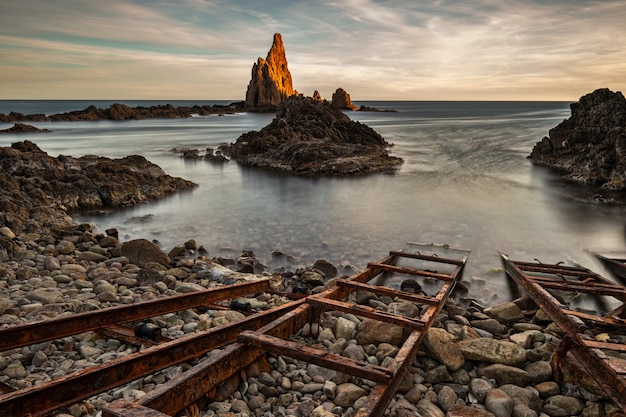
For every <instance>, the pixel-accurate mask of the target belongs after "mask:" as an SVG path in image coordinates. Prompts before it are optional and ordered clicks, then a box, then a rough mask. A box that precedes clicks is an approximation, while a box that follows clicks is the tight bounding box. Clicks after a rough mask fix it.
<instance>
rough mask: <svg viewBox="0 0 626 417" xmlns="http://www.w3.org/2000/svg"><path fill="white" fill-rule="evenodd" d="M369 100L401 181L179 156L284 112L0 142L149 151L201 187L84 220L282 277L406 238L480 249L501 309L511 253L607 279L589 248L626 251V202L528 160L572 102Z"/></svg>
mask: <svg viewBox="0 0 626 417" xmlns="http://www.w3.org/2000/svg"><path fill="white" fill-rule="evenodd" d="M112 103H113V102H112V101H106V102H104V101H102V102H98V101H92V102H82V101H80V102H79V101H0V113H8V112H10V111H19V112H23V113H46V114H52V113H58V112H63V111H71V110H79V109H84V108H85V107H87V106H88V105H89V104H95V105H96V106H98V107H108V106H109V105H110V104H112ZM124 103H126V104H129V105H131V106H137V105H154V104H164V103H166V102H145V101H144V102H139V101H126V102H124ZM170 103H172V104H174V105H176V106H179V105H193V104H213V103H215V104H225V103H228V102H204V103H203V102H176V101H172V102H170ZM356 104H357V105H360V104H366V105H369V106H375V107H378V108H381V109H395V110H398V111H397V112H394V113H386V112H385V113H360V112H349V113H348V114H349V116H350V117H351V118H352V119H354V120H358V121H360V122H362V123H366V124H367V125H369V126H371V127H372V128H374V129H375V130H377V131H378V132H379V133H380V134H382V135H383V136H384V137H385V139H387V141H388V142H391V143H393V144H394V147H393V148H392V153H393V154H394V155H396V156H399V157H401V158H403V159H404V161H405V162H404V164H403V165H402V167H401V169H400V170H399V171H398V172H397V173H396V174H394V175H384V174H381V175H371V176H366V177H360V178H315V179H311V178H297V177H291V176H288V175H283V174H279V173H275V172H269V171H264V170H258V169H250V168H245V167H241V166H239V165H237V163H236V162H229V163H225V164H222V165H215V164H212V163H208V162H204V161H186V160H183V159H181V158H180V157H179V156H178V155H176V154H174V153H173V152H171V150H172V148H182V147H192V148H198V149H204V148H206V147H216V146H218V145H219V144H221V143H230V142H234V141H235V140H236V139H237V137H238V136H239V135H240V134H242V133H244V132H247V131H249V130H258V129H260V128H262V127H263V126H265V125H266V124H268V123H269V122H270V121H271V119H272V118H273V114H255V113H250V114H248V113H241V114H235V115H227V116H207V117H193V118H189V119H178V120H142V121H117V122H112V121H101V122H71V123H69V122H68V123H66V122H55V123H35V125H36V126H37V127H40V128H48V129H50V130H52V133H48V134H29V135H19V136H15V135H13V136H9V135H0V145H2V146H7V145H9V144H10V143H12V142H15V141H21V140H26V139H28V140H31V141H33V142H35V143H37V144H38V145H39V146H40V147H41V148H42V149H43V150H45V151H46V152H48V153H49V154H50V155H52V156H58V155H59V154H64V155H72V156H76V157H78V156H81V155H85V154H97V155H101V156H107V157H111V158H119V157H123V156H126V155H130V154H140V155H143V156H145V157H146V158H148V159H149V160H150V161H152V162H154V163H156V164H158V165H159V166H161V167H162V168H163V169H164V170H165V171H166V172H167V173H169V174H170V175H174V176H180V177H184V178H186V179H189V180H192V181H194V182H196V183H198V184H199V187H197V188H196V189H194V190H193V191H190V192H184V193H180V194H178V195H175V196H172V197H169V198H167V199H165V200H162V201H158V202H154V203H149V204H145V205H142V206H139V207H135V208H132V209H125V210H118V211H113V212H111V213H109V214H106V215H103V216H90V215H88V214H78V213H77V214H75V215H74V218H75V220H76V221H81V222H82V221H86V222H90V223H94V224H95V225H96V226H97V227H98V229H99V230H101V231H104V230H105V229H107V228H110V227H115V228H117V229H118V230H119V231H120V236H121V238H122V239H132V238H138V237H143V238H148V239H155V240H157V241H158V242H159V243H160V245H161V246H162V247H163V248H164V249H165V250H169V249H170V248H171V247H173V246H175V245H178V244H182V243H183V242H185V241H186V240H188V239H192V238H193V239H196V241H197V242H198V244H199V245H203V246H204V247H205V248H206V249H207V250H208V251H209V254H210V256H236V255H238V254H239V253H240V252H241V250H243V249H252V250H254V251H255V253H256V254H257V256H258V257H259V258H260V259H262V260H263V261H264V262H265V263H266V264H267V265H268V267H269V268H270V270H271V269H272V268H273V267H275V266H277V264H276V261H275V260H273V259H272V256H271V252H272V251H274V250H280V251H283V252H284V253H286V254H289V255H292V256H294V257H295V258H297V259H298V261H297V262H296V263H295V264H290V265H288V266H290V267H296V266H298V265H310V264H312V263H313V262H314V261H315V260H316V259H320V258H324V259H327V260H329V261H331V262H333V263H334V264H336V265H340V264H342V263H343V264H349V265H353V266H355V267H356V268H358V269H361V268H363V267H365V265H366V264H367V262H369V261H375V260H378V259H380V258H382V257H384V256H386V255H387V253H388V252H389V251H390V250H395V249H399V248H401V247H402V246H403V245H404V244H405V243H406V242H422V243H430V242H433V243H447V244H449V245H451V246H456V247H463V248H469V249H471V250H472V253H471V255H470V257H469V261H468V264H467V267H466V270H465V273H464V281H463V284H464V285H463V286H461V287H459V289H458V291H457V293H456V294H455V295H456V296H457V298H464V297H470V298H476V299H478V300H480V301H481V302H483V303H484V304H488V305H491V304H495V303H498V302H502V301H505V300H508V299H510V297H511V294H510V292H509V287H508V282H507V280H506V278H505V276H504V274H503V273H502V271H501V264H500V261H499V258H498V251H503V252H505V253H507V254H509V255H510V257H511V258H512V259H516V260H528V261H531V260H533V259H539V260H541V261H542V262H559V261H565V262H578V263H581V264H583V265H585V266H587V267H590V268H592V269H594V270H596V271H598V272H600V273H603V274H605V275H606V276H608V274H606V271H604V270H603V269H602V267H601V266H600V265H599V264H598V263H597V262H596V261H595V260H594V259H593V258H592V257H591V256H590V255H589V254H588V253H587V251H586V250H600V251H608V250H624V249H625V248H626V237H625V224H626V216H625V213H626V209H625V207H626V206H624V205H622V204H614V205H606V204H599V203H592V202H589V201H588V200H587V199H588V197H590V196H592V195H593V194H595V193H597V192H598V190H595V189H593V188H591V187H587V186H581V185H577V184H572V183H569V182H566V181H564V180H562V179H561V176H560V174H559V173H556V172H553V171H551V170H548V169H545V168H540V167H535V166H533V165H532V164H531V163H530V161H529V160H528V159H526V157H527V156H528V154H529V153H530V151H531V149H532V147H533V145H534V144H535V143H536V142H537V141H539V140H541V138H542V137H543V136H545V135H547V133H548V130H549V129H550V128H552V127H554V126H556V125H557V124H558V123H560V122H561V121H562V120H563V119H565V118H568V117H569V116H570V112H569V103H561V102H358V103H356ZM8 127H10V125H6V124H5V125H2V124H0V129H6V128H8ZM604 195H605V196H606V197H615V198H618V199H620V198H622V200H623V197H620V196H611V195H609V194H608V193H604ZM622 202H624V201H622ZM281 262H282V261H281Z"/></svg>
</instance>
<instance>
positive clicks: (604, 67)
mask: <svg viewBox="0 0 626 417" xmlns="http://www.w3.org/2000/svg"><path fill="white" fill-rule="evenodd" d="M625 19H626V1H564V0H562V1H554V2H544V1H539V0H534V1H525V2H522V1H519V0H515V1H514V0H497V1H496V0H474V1H458V0H454V1H453V0H439V1H431V2H412V1H408V0H406V1H393V2H392V1H374V0H326V1H319V2H310V1H301V0H299V1H293V0H292V1H287V0H275V1H272V2H254V3H251V2H244V1H242V0H232V1H226V0H181V1H178V2H168V1H164V0H154V1H140V0H137V1H130V0H112V1H109V2H84V1H80V0H58V1H55V2H49V1H44V0H23V1H20V2H11V4H10V5H8V6H5V7H4V8H3V13H2V15H0V71H2V74H3V78H2V81H0V83H2V84H0V91H1V93H0V94H2V95H3V98H20V97H23V96H25V95H29V96H30V97H32V98H34V97H36V95H37V94H40V96H39V97H43V98H47V97H53V96H57V95H58V94H59V92H60V91H63V92H64V94H65V95H64V96H63V97H62V98H72V97H76V96H77V95H78V94H80V95H82V96H83V97H86V96H87V95H89V94H93V96H92V97H86V98H116V97H111V96H108V97H102V96H100V94H102V92H103V91H108V92H109V94H125V97H126V98H153V97H155V94H158V96H159V98H162V97H164V96H167V95H168V93H169V94H172V95H174V94H175V95H176V97H174V96H172V98H190V99H194V98H224V99H231V98H232V99H236V98H238V97H242V96H243V95H244V94H245V87H246V85H247V82H248V81H249V76H250V74H249V72H250V68H251V66H252V64H253V62H254V61H255V60H256V58H257V57H259V56H262V57H264V56H265V54H266V53H267V50H268V49H269V47H270V45H271V40H272V35H273V33H274V32H280V33H282V34H283V40H284V42H285V46H286V50H287V58H288V60H289V68H290V70H291V72H292V75H293V78H294V83H295V87H296V88H297V89H298V90H300V91H302V92H304V93H306V94H311V93H312V92H313V90H315V89H317V90H319V91H320V92H322V94H323V95H329V94H331V93H332V91H334V89H335V88H337V87H339V86H342V87H344V88H346V89H347V90H348V91H349V92H350V94H351V95H352V97H353V99H354V98H357V99H361V100H364V99H383V98H387V99H455V98H459V99H471V98H472V97H473V98H474V99H507V98H508V99H516V98H523V99H532V98H533V97H537V98H540V99H550V98H551V99H563V100H572V99H577V98H578V97H580V96H581V95H582V94H585V93H587V92H589V91H592V90H593V89H595V88H599V87H605V86H606V87H609V88H612V89H616V90H619V89H624V83H625V81H624V80H626V64H625V63H624V59H623V51H624V50H625V49H626V32H625V31H624V30H623V22H624V21H625ZM28 77H30V79H29V78H28ZM89 80H97V81H98V83H99V84H104V85H108V86H109V87H108V88H101V87H100V86H95V85H92V86H90V85H89ZM33 85H37V89H36V90H35V89H33V88H31V89H30V92H29V93H27V92H28V91H29V88H30V87H29V86H33ZM157 87H159V88H157ZM186 89H189V90H186ZM146 94H148V95H149V96H145V95H146Z"/></svg>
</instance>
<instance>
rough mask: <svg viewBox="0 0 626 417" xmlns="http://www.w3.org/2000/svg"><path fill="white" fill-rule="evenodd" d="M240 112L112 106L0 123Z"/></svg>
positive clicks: (17, 116) (239, 105) (11, 117)
mask: <svg viewBox="0 0 626 417" xmlns="http://www.w3.org/2000/svg"><path fill="white" fill-rule="evenodd" d="M242 110H243V102H236V103H231V104H229V105H227V106H222V105H212V106H207V105H204V106H199V105H196V106H191V107H188V106H180V107H174V106H173V105H171V104H165V105H158V106H150V107H143V106H137V107H130V106H127V105H126V104H120V103H114V104H112V105H111V106H109V108H108V109H102V108H98V107H96V106H94V105H91V106H89V107H87V108H86V109H84V110H76V111H71V112H65V113H57V114H52V115H50V116H46V115H45V114H40V113H37V114H22V113H18V112H11V113H9V114H0V122H2V123H15V122H59V121H68V122H74V121H95V120H143V119H183V118H188V117H191V116H193V115H194V114H199V115H202V116H207V115H210V114H220V115H222V114H231V113H236V112H238V111H242Z"/></svg>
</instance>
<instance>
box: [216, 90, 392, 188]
mask: <svg viewBox="0 0 626 417" xmlns="http://www.w3.org/2000/svg"><path fill="white" fill-rule="evenodd" d="M389 146H390V145H389V143H387V142H386V141H385V139H384V138H383V137H382V136H380V135H379V134H378V133H377V132H376V131H374V130H373V129H372V128H370V127H369V126H367V125H364V124H361V123H359V122H355V121H352V120H350V118H349V117H348V116H346V115H345V114H343V113H342V112H341V110H338V109H336V108H334V107H332V106H330V105H328V104H325V103H323V102H319V101H316V100H314V99H312V98H307V97H298V96H292V97H290V98H289V99H287V100H286V101H285V102H284V103H283V104H282V105H281V106H280V107H279V109H278V112H277V114H276V117H275V118H274V120H273V121H272V122H271V123H270V124H269V125H267V126H265V127H264V128H263V129H261V131H251V132H248V133H244V134H243V135H241V136H240V137H239V138H238V139H237V141H236V142H235V143H233V144H230V145H227V146H223V147H222V148H221V149H222V151H223V153H225V154H227V155H229V156H231V157H232V158H233V159H235V160H236V161H238V162H239V163H241V164H244V165H248V166H255V167H263V168H271V169H275V170H281V171H286V172H290V173H293V174H296V175H306V176H317V175H357V174H367V173H374V172H394V171H395V170H396V169H397V168H398V166H399V165H400V164H401V163H402V159H400V158H397V157H393V156H390V155H389V153H388V148H389Z"/></svg>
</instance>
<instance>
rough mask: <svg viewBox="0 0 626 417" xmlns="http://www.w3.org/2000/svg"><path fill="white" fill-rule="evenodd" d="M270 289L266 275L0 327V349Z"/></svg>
mask: <svg viewBox="0 0 626 417" xmlns="http://www.w3.org/2000/svg"><path fill="white" fill-rule="evenodd" d="M269 288H270V278H263V279H260V280H258V281H252V282H246V283H242V284H233V285H228V286H224V287H218V288H211V289H208V290H206V291H198V292H193V293H188V294H182V295H175V296H172V297H167V298H157V299H154V300H150V301H144V302H140V303H134V304H130V305H123V306H116V307H111V308H103V309H99V310H93V311H88V312H85V313H78V314H74V315H72V316H69V317H61V318H55V319H50V320H44V321H37V322H32V323H27V324H22V325H18V326H13V327H8V328H5V329H1V330H0V351H5V350H9V349H13V348H16V347H21V346H27V345H31V344H34V343H41V342H45V341H48V340H55V339H61V338H63V337H66V336H71V335H74V334H78V333H83V332H87V331H92V330H96V329H98V328H99V327H103V326H108V325H111V324H122V323H128V322H131V321H135V320H141V319H144V318H147V317H154V316H159V315H162V314H166V313H171V312H174V311H180V310H185V309H187V308H191V307H195V306H198V305H202V304H205V303H211V302H214V301H219V300H227V299H230V298H236V297H240V296H242V295H246V294H253V293H256V292H260V291H265V290H267V289H269Z"/></svg>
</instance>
